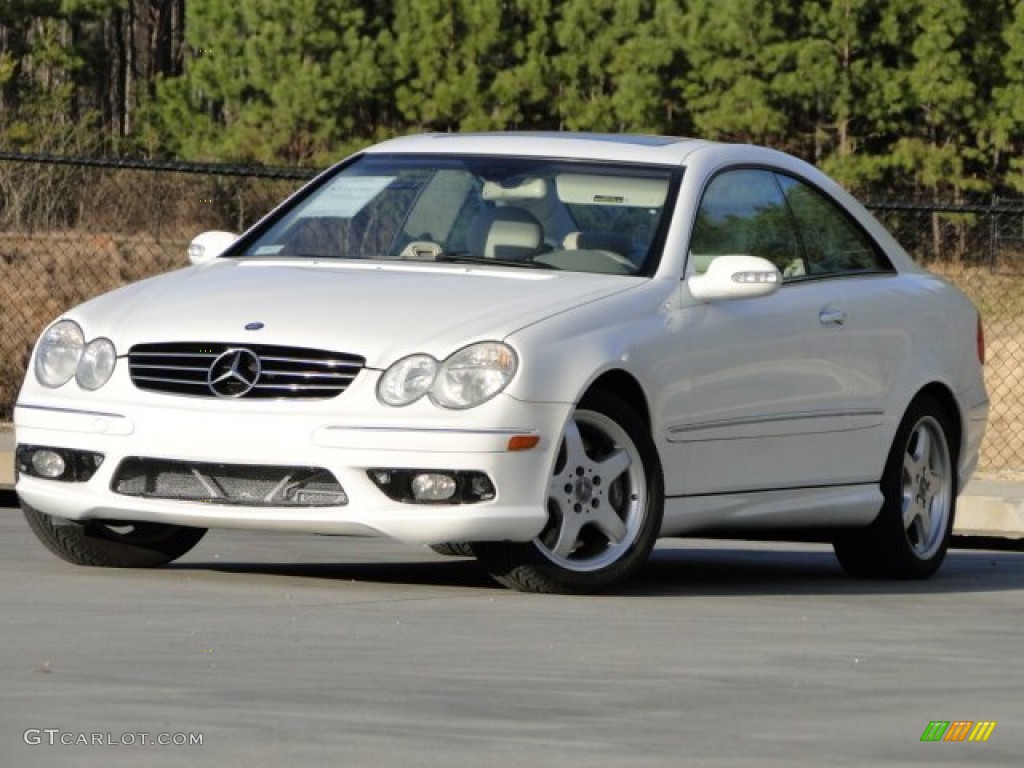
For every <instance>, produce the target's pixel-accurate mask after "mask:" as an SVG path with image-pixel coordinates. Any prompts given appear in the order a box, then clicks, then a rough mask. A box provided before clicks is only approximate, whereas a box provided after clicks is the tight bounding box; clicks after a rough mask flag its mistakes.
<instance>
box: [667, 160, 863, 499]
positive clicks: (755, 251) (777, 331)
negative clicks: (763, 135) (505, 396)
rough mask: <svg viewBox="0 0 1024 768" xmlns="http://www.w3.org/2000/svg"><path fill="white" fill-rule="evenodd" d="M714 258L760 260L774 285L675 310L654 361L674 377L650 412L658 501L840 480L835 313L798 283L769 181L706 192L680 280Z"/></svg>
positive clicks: (842, 367)
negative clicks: (761, 293) (658, 443)
mask: <svg viewBox="0 0 1024 768" xmlns="http://www.w3.org/2000/svg"><path fill="white" fill-rule="evenodd" d="M725 254H749V255H753V256H761V257H763V258H766V259H768V260H769V261H772V262H773V263H774V264H775V265H776V266H777V267H778V268H779V270H780V272H782V273H783V275H784V282H783V285H782V287H781V288H780V289H779V290H778V291H776V292H775V293H774V294H772V295H770V296H766V297H759V298H751V299H740V300H732V301H719V302H711V303H707V304H695V305H694V304H692V302H691V305H690V306H689V307H688V308H687V309H686V310H684V312H683V316H682V317H681V322H680V326H679V328H678V332H677V333H676V334H675V348H674V354H673V355H672V359H671V361H663V365H671V366H672V367H674V368H675V370H674V371H671V373H669V375H668V378H670V379H671V381H672V382H673V383H672V385H671V386H670V387H669V388H668V390H667V392H666V394H665V396H664V399H663V400H662V402H661V403H660V405H659V413H658V419H659V422H660V424H661V425H662V428H663V430H664V431H663V434H662V436H661V437H662V440H663V441H664V442H663V445H662V447H663V452H664V453H663V455H664V456H665V458H666V465H667V466H666V473H665V474H666V492H667V494H668V495H669V496H672V495H677V496H681V495H685V496H691V495H703V494H717V493H726V492H739V491H758V490H777V489H783V488H806V487H809V486H824V485H830V484H840V483H843V482H845V481H846V480H847V479H848V476H847V474H846V473H845V471H844V468H843V459H842V455H843V449H844V439H843V434H844V431H845V429H846V426H847V417H848V405H849V404H848V399H847V392H846V379H847V376H848V373H849V372H848V370H847V357H846V356H845V354H844V350H843V339H842V330H843V323H844V317H843V314H842V308H841V306H839V304H838V294H837V292H836V290H835V288H834V286H833V285H832V283H831V282H830V281H829V280H817V279H813V278H810V277H808V275H807V265H806V262H805V259H804V248H803V244H802V242H801V239H800V236H799V234H798V230H797V226H796V222H795V220H794V217H793V215H792V212H791V211H790V210H789V207H788V205H787V203H786V199H785V196H784V194H783V190H782V187H781V186H780V184H779V181H778V180H777V179H776V177H775V175H774V174H773V173H772V172H771V171H769V170H763V169H735V170H729V171H725V172H722V173H720V174H719V175H717V176H716V177H715V178H714V179H713V180H712V181H711V182H710V183H709V185H708V186H707V188H706V190H705V192H704V194H703V197H702V200H701V203H700V206H699V208H698V212H697V217H696V222H695V225H694V231H693V234H692V237H691V243H690V256H689V261H690V264H691V266H690V267H688V270H690V271H692V270H697V271H700V270H702V269H705V268H706V266H707V264H709V263H710V261H711V260H712V259H713V258H715V257H716V256H719V255H725ZM681 290H683V291H685V290H686V289H685V287H684V288H682V289H681ZM685 303H686V301H685V299H684V304H685ZM663 370H664V369H663Z"/></svg>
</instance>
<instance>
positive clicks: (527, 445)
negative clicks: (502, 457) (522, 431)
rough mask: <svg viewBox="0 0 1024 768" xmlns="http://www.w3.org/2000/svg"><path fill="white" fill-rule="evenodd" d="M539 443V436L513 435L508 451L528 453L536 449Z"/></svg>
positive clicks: (509, 441) (509, 440)
mask: <svg viewBox="0 0 1024 768" xmlns="http://www.w3.org/2000/svg"><path fill="white" fill-rule="evenodd" d="M539 442H540V436H538V435H513V436H512V437H510V438H509V439H508V449H509V450H510V451H528V450H530V449H531V448H535V447H536V446H537V443H539Z"/></svg>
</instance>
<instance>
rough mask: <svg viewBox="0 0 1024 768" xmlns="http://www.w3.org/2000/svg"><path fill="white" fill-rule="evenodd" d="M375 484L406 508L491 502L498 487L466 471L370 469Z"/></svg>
mask: <svg viewBox="0 0 1024 768" xmlns="http://www.w3.org/2000/svg"><path fill="white" fill-rule="evenodd" d="M366 474H367V475H369V477H370V479H371V480H372V481H373V484H374V485H376V486H377V487H378V488H379V489H380V490H381V491H383V492H384V494H385V495H386V496H387V497H388V498H389V499H391V500H392V501H399V502H401V503H403V504H478V503H480V502H481V501H491V500H492V499H493V498H494V497H495V495H496V491H495V490H494V483H492V482H491V479H490V478H489V477H488V476H487V475H485V474H484V473H483V472H476V471H474V470H466V469H393V468H387V469H384V468H381V469H368V470H367V471H366Z"/></svg>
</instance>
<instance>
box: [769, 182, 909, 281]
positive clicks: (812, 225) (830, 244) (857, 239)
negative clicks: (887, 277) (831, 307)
mask: <svg viewBox="0 0 1024 768" xmlns="http://www.w3.org/2000/svg"><path fill="white" fill-rule="evenodd" d="M777 178H778V180H779V184H780V185H781V186H782V189H783V190H784V192H785V194H786V201H787V202H788V203H789V207H790V210H792V211H793V217H794V218H795V219H796V222H797V226H798V227H799V228H800V236H801V238H802V239H803V244H804V258H805V259H806V261H807V274H808V275H810V276H814V275H837V274H838V275H842V274H851V273H854V274H855V273H858V272H881V271H888V270H891V269H892V265H891V264H889V262H888V260H887V259H886V258H885V256H884V255H883V254H882V253H881V251H880V250H879V249H878V247H877V246H876V245H875V244H874V243H873V242H872V241H871V240H870V238H868V236H867V235H866V234H865V233H864V232H862V231H861V230H860V228H859V227H857V226H856V224H854V223H853V222H852V221H851V220H850V218H849V217H848V216H847V215H846V214H844V213H843V212H842V211H841V210H840V209H839V207H838V206H837V205H836V204H835V203H833V202H832V201H831V200H829V199H828V198H826V197H825V196H824V195H822V194H821V193H819V192H818V191H816V190H814V189H812V188H811V187H809V186H807V185H806V184H803V183H802V182H799V181H797V180H796V179H793V178H790V177H789V176H781V175H780V176H778V177H777Z"/></svg>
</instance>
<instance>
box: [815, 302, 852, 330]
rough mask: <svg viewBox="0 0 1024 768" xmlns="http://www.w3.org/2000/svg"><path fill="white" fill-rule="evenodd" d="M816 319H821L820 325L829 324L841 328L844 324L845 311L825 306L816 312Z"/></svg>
mask: <svg viewBox="0 0 1024 768" xmlns="http://www.w3.org/2000/svg"><path fill="white" fill-rule="evenodd" d="M818 320H819V321H821V324H822V325H831V326H836V327H840V328H841V327H842V326H844V325H845V324H846V313H845V312H843V310H841V309H831V308H829V307H826V308H825V309H823V310H821V312H819V313H818Z"/></svg>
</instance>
